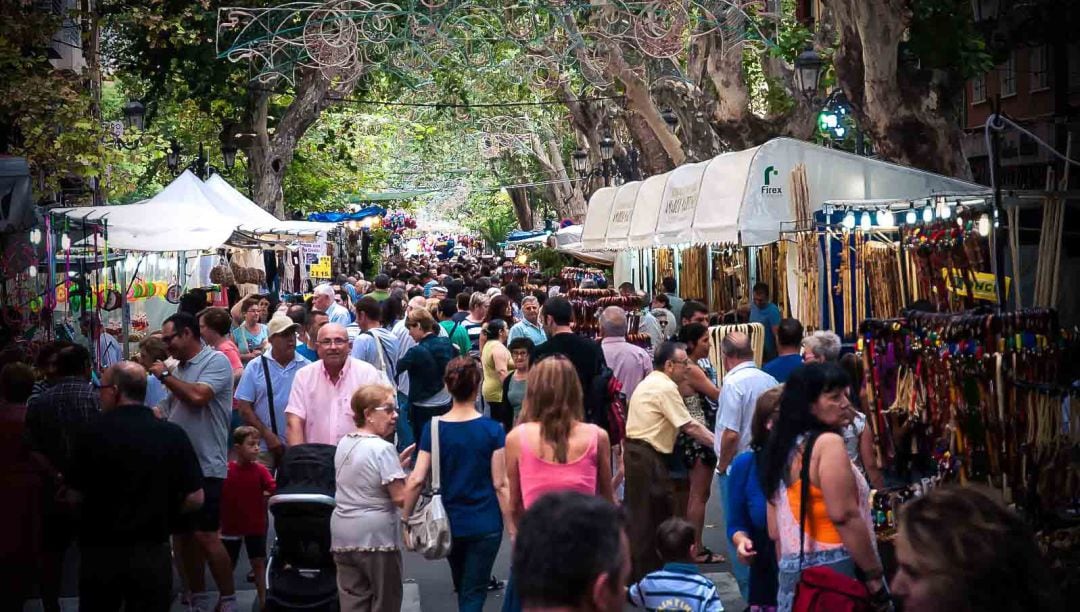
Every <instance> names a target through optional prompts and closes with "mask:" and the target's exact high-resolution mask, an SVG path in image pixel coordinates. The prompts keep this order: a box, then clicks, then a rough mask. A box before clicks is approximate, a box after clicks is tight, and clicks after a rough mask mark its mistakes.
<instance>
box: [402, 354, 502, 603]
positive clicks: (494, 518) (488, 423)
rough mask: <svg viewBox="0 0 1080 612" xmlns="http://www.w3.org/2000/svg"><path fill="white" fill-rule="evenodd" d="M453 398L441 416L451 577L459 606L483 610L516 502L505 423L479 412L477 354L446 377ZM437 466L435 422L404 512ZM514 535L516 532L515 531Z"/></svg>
mask: <svg viewBox="0 0 1080 612" xmlns="http://www.w3.org/2000/svg"><path fill="white" fill-rule="evenodd" d="M443 381H444V382H445V383H446V389H447V390H448V391H449V392H450V396H451V397H452V398H453V405H452V407H451V408H450V411H449V412H447V413H446V414H444V415H443V416H441V417H439V422H438V425H439V465H440V468H439V472H440V474H439V475H440V480H441V483H442V501H443V505H444V506H445V507H446V513H447V515H448V517H449V519H450V533H451V536H452V541H451V546H450V554H449V556H448V557H447V560H448V561H449V562H450V575H451V577H452V578H453V581H454V589H455V590H456V591H457V599H458V610H461V611H463V612H481V611H482V610H483V609H484V600H485V599H486V598H487V589H488V584H489V578H490V576H491V568H492V567H493V566H494V565H495V555H497V554H498V552H499V545H500V544H501V543H502V532H503V523H504V519H505V522H506V524H507V525H508V526H510V527H511V530H512V529H513V524H512V523H511V522H510V520H509V517H510V504H509V496H508V491H509V489H508V484H507V480H506V461H505V459H504V458H503V447H504V445H505V442H506V433H505V432H504V431H503V428H502V425H500V424H499V423H497V422H495V421H494V420H492V419H490V418H488V417H486V416H484V415H482V414H480V413H479V412H477V411H476V395H477V391H478V390H479V389H480V368H479V367H478V366H477V364H476V360H474V359H472V358H471V357H457V358H455V359H453V360H452V361H451V362H450V363H449V364H447V366H446V374H445V376H444V377H443ZM430 467H431V423H428V424H426V425H424V428H423V431H422V432H421V434H420V453H419V455H418V456H417V458H416V467H415V469H414V470H413V471H412V474H410V475H409V479H408V481H407V483H406V488H405V508H404V516H409V515H411V514H412V511H413V508H415V507H416V501H417V499H418V498H419V497H420V491H421V490H422V489H423V487H424V482H425V481H426V480H427V477H428V470H429V469H430ZM511 535H512V534H511Z"/></svg>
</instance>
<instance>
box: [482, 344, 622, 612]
mask: <svg viewBox="0 0 1080 612" xmlns="http://www.w3.org/2000/svg"><path fill="white" fill-rule="evenodd" d="M505 456H506V476H507V480H508V481H509V482H510V537H511V538H513V537H514V536H515V535H516V534H517V526H518V522H519V521H520V520H521V517H522V515H524V514H525V510H526V509H527V508H528V507H529V506H531V505H532V504H533V502H535V501H536V500H538V499H540V498H541V497H543V496H544V495H546V494H547V493H552V492H555V491H577V492H579V493H585V494H589V495H599V496H600V497H603V498H604V499H606V500H608V501H609V502H611V503H612V504H614V503H615V495H614V493H613V490H612V485H611V441H610V440H609V439H608V435H607V432H606V431H604V430H603V429H601V428H599V427H597V426H596V425H590V424H589V423H586V422H585V410H584V407H583V404H582V392H581V382H580V381H579V380H578V375H577V371H576V370H574V366H573V365H572V364H571V363H570V360H569V359H567V358H566V357H563V356H562V355H555V356H552V357H548V358H546V359H544V360H543V361H541V362H540V363H537V364H535V365H533V366H532V368H530V369H529V377H528V379H527V382H526V385H525V401H524V402H522V405H521V414H520V415H519V416H518V425H517V427H514V429H513V430H511V431H510V433H508V434H506V455H505ZM511 570H512V568H511ZM520 610H521V602H520V601H519V600H518V596H517V588H516V586H515V577H514V575H513V573H511V576H510V583H509V584H508V585H507V587H506V598H505V599H504V601H503V612H519V611H520Z"/></svg>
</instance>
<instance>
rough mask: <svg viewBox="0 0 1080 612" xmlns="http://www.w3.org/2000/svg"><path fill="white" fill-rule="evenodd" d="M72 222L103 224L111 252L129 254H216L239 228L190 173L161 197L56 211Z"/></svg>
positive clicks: (163, 190) (165, 189)
mask: <svg viewBox="0 0 1080 612" xmlns="http://www.w3.org/2000/svg"><path fill="white" fill-rule="evenodd" d="M52 213H53V214H56V215H64V216H67V217H69V218H71V219H74V220H86V221H94V222H104V223H105V224H106V227H107V228H108V237H109V246H110V247H111V248H115V249H122V250H125V251H144V252H163V251H202V250H207V249H216V248H218V247H220V246H221V245H223V244H225V241H226V240H228V239H229V236H231V235H232V233H233V229H235V228H236V223H235V222H234V220H233V219H231V218H227V217H225V216H224V215H222V214H221V213H220V212H218V210H217V208H216V207H215V206H214V205H213V204H212V203H211V202H210V200H209V199H208V197H207V195H206V192H205V191H204V187H203V183H202V181H200V180H199V179H198V178H196V177H195V175H194V174H192V173H191V172H190V171H187V170H185V171H184V173H183V174H181V175H180V176H178V177H176V179H175V180H174V181H173V182H171V183H169V184H168V185H167V186H166V187H165V188H164V189H162V190H161V191H160V192H159V193H158V194H157V195H155V196H154V197H152V198H150V199H149V200H144V201H142V202H139V203H136V204H126V205H119V206H84V207H78V208H64V209H54V210H53V211H52Z"/></svg>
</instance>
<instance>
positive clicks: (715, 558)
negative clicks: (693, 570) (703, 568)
mask: <svg viewBox="0 0 1080 612" xmlns="http://www.w3.org/2000/svg"><path fill="white" fill-rule="evenodd" d="M694 561H695V562H696V563H698V564H699V565H710V564H715V563H727V559H725V558H724V555H718V554H716V553H714V552H713V551H711V550H709V548H708V547H707V546H702V547H701V554H699V555H698V556H697V558H696V559H695V560H694Z"/></svg>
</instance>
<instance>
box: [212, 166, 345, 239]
mask: <svg viewBox="0 0 1080 612" xmlns="http://www.w3.org/2000/svg"><path fill="white" fill-rule="evenodd" d="M203 187H204V189H206V191H207V192H208V193H209V194H210V195H211V197H210V198H209V200H210V203H211V204H213V205H214V206H215V207H216V208H217V209H218V212H220V213H221V214H222V215H224V216H226V217H229V218H232V219H235V220H236V221H237V222H238V226H237V229H239V230H240V231H242V232H247V233H249V234H254V235H256V236H259V237H261V238H267V237H268V235H282V234H284V235H292V236H316V235H319V234H323V235H325V234H326V232H327V231H329V230H330V229H332V228H333V227H334V226H335V225H336V224H335V223H317V222H314V221H282V220H281V219H278V218H277V217H275V216H274V215H272V214H270V213H269V212H267V211H266V210H264V209H263V208H262V207H261V206H259V205H258V204H256V203H255V202H252V201H251V200H250V199H248V198H247V196H245V195H244V194H242V193H240V192H239V191H237V189H236V188H235V187H233V186H232V185H230V184H229V183H228V181H226V180H225V179H224V178H222V177H221V175H219V174H215V175H213V176H211V177H210V178H209V179H207V180H206V182H205V183H204V184H203Z"/></svg>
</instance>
